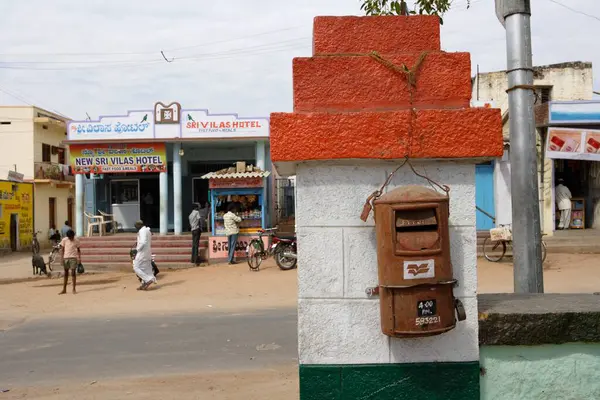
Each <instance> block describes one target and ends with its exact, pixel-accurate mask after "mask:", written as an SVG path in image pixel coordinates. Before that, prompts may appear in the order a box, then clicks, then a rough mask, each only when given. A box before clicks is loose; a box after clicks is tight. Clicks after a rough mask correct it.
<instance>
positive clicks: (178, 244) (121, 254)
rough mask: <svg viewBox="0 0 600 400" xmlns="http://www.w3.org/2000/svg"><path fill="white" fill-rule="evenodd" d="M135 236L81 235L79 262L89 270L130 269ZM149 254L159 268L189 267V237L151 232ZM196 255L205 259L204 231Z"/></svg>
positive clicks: (206, 244) (205, 235) (125, 234)
mask: <svg viewBox="0 0 600 400" xmlns="http://www.w3.org/2000/svg"><path fill="white" fill-rule="evenodd" d="M136 238H137V235H135V234H133V233H119V234H116V235H108V236H93V237H82V238H80V241H81V262H82V263H83V265H84V266H85V268H86V269H88V270H91V271H92V270H94V271H99V270H100V271H102V270H104V271H131V268H132V265H131V258H130V257H129V251H130V250H131V248H132V247H133V246H134V244H135V242H136ZM152 253H153V254H154V255H155V260H156V264H157V266H158V268H159V269H174V268H189V267H191V266H192V264H191V263H190V258H191V255H192V236H191V234H184V235H172V234H170V235H166V236H160V235H158V234H156V233H155V234H153V235H152ZM199 258H200V261H201V262H207V258H208V234H203V236H202V237H201V238H200V248H199Z"/></svg>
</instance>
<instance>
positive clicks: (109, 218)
mask: <svg viewBox="0 0 600 400" xmlns="http://www.w3.org/2000/svg"><path fill="white" fill-rule="evenodd" d="M98 213H99V214H100V215H101V216H102V218H104V223H105V224H110V226H111V231H112V233H117V232H118V231H119V224H118V223H117V221H116V220H115V215H114V214H107V213H105V212H104V211H101V210H98Z"/></svg>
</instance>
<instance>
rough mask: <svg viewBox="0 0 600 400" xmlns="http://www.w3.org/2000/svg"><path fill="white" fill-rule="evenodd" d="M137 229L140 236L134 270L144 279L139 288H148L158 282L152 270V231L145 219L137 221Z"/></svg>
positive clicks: (136, 248)
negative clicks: (146, 224)
mask: <svg viewBox="0 0 600 400" xmlns="http://www.w3.org/2000/svg"><path fill="white" fill-rule="evenodd" d="M135 229H137V231H138V236H137V244H136V247H135V250H136V253H135V258H134V259H133V270H134V271H135V274H136V275H137V276H138V277H139V278H140V279H141V280H142V285H141V286H140V287H139V288H138V290H146V289H148V286H150V285H151V284H152V283H156V277H155V276H154V273H153V272H152V232H150V228H148V227H147V226H145V225H144V222H143V221H137V222H136V223H135Z"/></svg>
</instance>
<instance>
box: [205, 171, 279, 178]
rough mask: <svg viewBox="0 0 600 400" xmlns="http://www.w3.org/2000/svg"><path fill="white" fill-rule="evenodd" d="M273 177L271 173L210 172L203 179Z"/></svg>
mask: <svg viewBox="0 0 600 400" xmlns="http://www.w3.org/2000/svg"><path fill="white" fill-rule="evenodd" d="M269 175H271V173H270V172H269V171H263V172H232V173H229V174H217V173H216V172H209V173H208V174H206V175H203V176H202V179H227V178H266V177H267V176H269Z"/></svg>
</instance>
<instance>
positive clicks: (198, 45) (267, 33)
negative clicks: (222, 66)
mask: <svg viewBox="0 0 600 400" xmlns="http://www.w3.org/2000/svg"><path fill="white" fill-rule="evenodd" d="M303 27H304V26H294V27H290V28H283V29H276V30H273V31H266V32H261V33H256V34H253V35H246V36H243V37H237V38H232V39H224V40H218V41H213V42H207V43H201V44H196V45H191V46H184V47H176V48H172V49H164V51H166V52H176V51H180V50H186V49H193V48H198V47H205V46H212V45H214V44H221V43H229V42H236V41H238V40H244V39H248V38H252V37H258V36H264V35H270V34H273V33H279V32H285V31H291V30H295V29H299V28H303ZM149 54H154V55H157V56H158V55H159V54H160V52H159V50H153V51H144V52H111V53H0V56H66V57H75V56H123V55H149Z"/></svg>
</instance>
